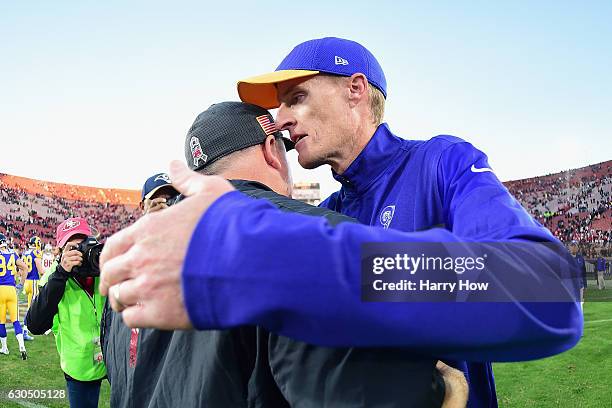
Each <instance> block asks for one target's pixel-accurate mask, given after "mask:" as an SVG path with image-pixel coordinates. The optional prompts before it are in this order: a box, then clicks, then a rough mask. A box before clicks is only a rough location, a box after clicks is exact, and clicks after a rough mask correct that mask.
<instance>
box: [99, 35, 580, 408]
mask: <svg viewBox="0 0 612 408" xmlns="http://www.w3.org/2000/svg"><path fill="white" fill-rule="evenodd" d="M238 92H239V94H240V97H241V99H242V100H243V101H245V102H250V103H254V104H258V105H260V106H263V107H266V108H275V107H278V109H279V110H278V114H277V125H278V126H279V127H280V128H282V129H285V130H288V131H289V133H290V136H291V139H292V140H293V141H294V142H295V143H296V150H297V151H298V154H299V157H298V160H299V162H300V164H301V165H302V166H303V167H305V168H315V167H317V166H320V165H322V164H329V165H331V167H332V169H333V176H334V178H336V180H338V181H339V182H340V183H341V184H342V188H341V190H340V191H338V192H336V193H334V194H333V195H332V196H331V197H329V198H328V199H327V200H325V201H324V202H323V203H322V206H324V207H327V208H329V209H333V210H336V211H338V212H341V213H342V214H345V215H348V216H352V217H354V218H356V219H358V220H359V221H360V222H361V223H363V224H367V225H369V226H364V225H359V224H351V225H342V226H340V227H337V228H335V229H334V230H330V229H329V226H328V225H327V224H326V223H325V222H324V221H322V220H319V219H312V218H307V217H303V216H299V215H296V214H282V213H280V212H279V211H278V210H277V209H275V208H273V207H272V206H267V205H265V204H264V203H261V202H254V201H253V200H250V199H248V198H246V197H244V196H243V195H242V194H239V193H236V192H234V191H232V187H231V186H230V185H229V184H227V183H225V182H224V181H222V180H220V179H218V178H214V177H209V178H206V177H204V176H199V175H196V174H193V173H190V172H188V171H187V169H185V168H184V166H180V165H179V164H176V163H174V164H172V166H171V173H170V174H171V178H172V180H173V182H175V180H176V182H175V183H174V185H175V187H177V189H178V190H179V191H181V192H182V193H183V194H185V195H186V196H188V197H189V198H187V199H186V200H184V202H183V203H181V205H182V206H183V212H182V213H181V214H179V212H178V209H176V211H173V210H175V209H174V208H171V209H169V210H168V211H167V212H165V213H166V214H165V215H166V216H167V218H166V217H164V219H161V218H158V219H156V220H143V222H142V223H137V224H136V225H134V226H133V227H130V228H128V229H127V230H126V231H123V232H121V233H119V234H117V235H116V236H115V237H112V238H111V239H110V240H109V242H108V243H107V245H106V247H105V253H104V254H103V259H102V264H103V282H102V290H103V291H106V290H108V288H109V287H110V286H112V285H114V284H117V283H119V282H121V281H124V280H128V279H134V277H136V276H138V275H139V274H141V273H145V270H146V268H147V267H150V266H152V265H156V263H158V262H163V261H162V260H161V257H163V255H164V253H163V248H162V247H161V246H160V245H156V244H155V243H149V242H145V240H144V237H146V236H147V235H148V234H151V233H155V232H156V231H165V232H166V233H167V234H169V235H170V236H171V237H172V239H173V241H174V243H175V246H177V247H179V248H181V250H184V251H185V254H186V255H185V258H184V259H183V258H181V259H180V261H178V260H174V261H172V262H171V261H168V262H164V263H162V264H157V266H156V268H157V269H159V274H160V276H161V274H162V268H163V272H164V273H165V275H163V279H164V280H165V282H166V283H167V284H168V286H169V287H172V290H169V289H166V291H167V292H168V296H169V295H170V293H175V294H176V297H177V298H178V300H177V301H176V302H174V303H173V304H172V305H169V304H167V303H166V304H164V305H163V306H162V304H161V303H159V304H149V305H147V306H146V307H140V308H139V307H136V306H135V305H136V303H137V302H138V301H139V299H140V298H139V295H138V293H136V291H133V293H127V292H126V293H125V296H126V298H128V299H129V302H127V304H126V306H127V308H126V309H125V310H124V312H123V313H124V318H125V320H126V322H129V323H128V324H132V325H139V324H142V325H152V326H155V327H162V328H164V327H190V326H191V325H193V326H194V327H196V328H198V329H205V328H220V327H234V326H238V325H243V324H256V325H259V326H262V327H265V328H267V329H269V330H270V331H272V332H275V333H279V334H282V335H285V336H288V337H292V338H295V339H299V340H302V341H306V342H309V343H312V344H320V345H331V346H381V345H384V346H403V347H407V348H408V349H411V350H413V351H414V352H415V353H417V354H422V355H430V356H437V357H439V358H444V359H445V361H447V362H449V363H450V364H451V365H453V366H455V367H458V368H460V369H461V370H462V371H463V372H464V373H465V376H466V378H467V379H468V383H469V385H470V399H469V403H468V405H469V406H470V407H495V406H497V399H496V394H495V383H494V379H493V370H492V367H491V363H490V361H518V360H529V359H535V358H542V357H546V356H550V355H554V354H557V353H560V352H563V351H565V350H567V349H569V348H571V347H573V346H574V345H575V344H576V343H577V341H578V340H579V339H580V336H581V333H582V324H583V321H582V314H581V313H580V308H579V305H578V304H577V303H576V302H573V301H565V302H548V303H547V302H533V301H531V302H527V301H519V300H517V297H518V298H521V295H522V294H523V291H524V290H525V289H533V288H534V287H535V288H540V287H539V286H538V285H537V284H536V283H537V282H540V278H541V277H543V276H555V275H557V274H558V273H559V271H562V270H571V268H572V266H571V265H570V263H569V262H568V261H567V259H565V254H567V251H566V250H565V249H563V247H562V245H561V243H560V242H559V241H558V240H557V239H555V238H554V236H553V235H552V234H551V233H550V232H549V231H548V230H546V229H545V228H544V227H542V226H541V225H540V224H539V223H537V222H536V221H535V220H534V219H533V218H532V217H531V216H529V214H528V213H527V212H526V211H525V210H524V209H523V208H522V207H521V206H520V204H519V203H518V202H517V201H516V200H515V199H514V198H513V197H512V196H511V195H510V193H509V192H508V190H507V189H506V188H505V187H504V186H503V184H502V183H501V182H500V181H499V180H498V179H497V177H496V176H495V174H494V172H493V170H492V169H491V167H490V166H489V164H488V162H487V157H486V155H485V154H484V153H482V152H480V151H479V150H477V149H476V148H475V147H473V146H472V145H471V144H469V143H467V142H465V141H463V140H461V139H459V138H457V137H453V136H445V135H443V136H437V137H434V138H432V139H430V140H427V141H413V140H405V139H402V138H400V137H398V136H396V135H394V134H393V133H392V132H391V130H390V129H389V127H388V125H387V124H385V123H382V117H383V113H384V99H385V98H386V95H387V85H386V80H385V77H384V74H383V71H382V69H381V67H380V65H379V64H378V62H377V61H376V59H375V58H374V56H373V55H372V54H371V53H370V52H369V51H368V50H367V49H365V48H364V47H363V46H361V45H360V44H358V43H356V42H354V41H349V40H343V39H339V38H323V39H317V40H311V41H307V42H305V43H302V44H300V45H298V46H297V47H295V48H294V49H293V51H291V53H289V55H288V56H287V57H286V58H285V59H284V60H283V61H282V62H281V64H280V65H279V67H278V68H277V70H276V71H275V72H274V73H271V74H266V75H262V76H258V77H253V78H249V79H245V80H243V81H240V82H239V83H238ZM191 196H193V199H191V198H192V197H191ZM187 214H189V215H187ZM202 214H203V215H202ZM171 217H172V218H171ZM367 242H408V243H424V244H427V245H429V246H430V247H433V248H436V249H437V250H440V251H445V250H446V249H447V247H448V245H447V244H448V243H458V244H462V243H465V242H492V243H497V244H499V245H501V244H502V243H524V244H525V245H527V246H528V248H529V250H528V251H524V252H521V253H520V254H519V253H516V252H512V251H504V250H503V249H501V248H500V247H495V246H491V247H490V249H491V251H492V252H494V253H496V254H497V256H501V257H504V258H505V259H506V260H507V261H508V262H507V265H506V268H505V270H504V271H503V272H504V275H505V276H506V277H509V281H508V283H509V284H510V285H509V286H507V287H506V286H504V287H502V293H503V294H505V296H506V297H505V298H504V299H503V300H501V301H499V302H496V303H487V304H483V303H469V302H456V303H451V302H446V303H443V302H439V303H415V302H412V303H409V302H405V303H380V302H379V303H373V302H363V301H361V297H360V294H361V290H362V285H363V283H362V281H361V258H360V254H361V249H362V246H361V245H362V244H364V243H367ZM541 242H544V243H548V244H549V245H550V246H552V247H554V248H555V249H556V251H550V250H549V249H548V248H547V247H545V246H542V245H539V243H541ZM279 244H284V245H285V247H286V248H288V249H290V250H287V251H278V252H275V255H276V256H274V257H266V256H262V254H264V253H266V251H269V250H270V248H276V247H278V245H279ZM135 248H137V249H135ZM136 250H140V251H143V250H144V251H146V252H147V253H149V254H151V256H152V259H151V260H150V262H149V263H147V264H144V265H141V266H134V265H131V264H130V262H129V260H130V256H131V253H132V252H133V251H136ZM419 252H420V251H419ZM220 253H223V256H218V254H220ZM567 255H569V254H567ZM540 289H541V293H544V290H545V289H548V288H543V287H542V288H540ZM569 291H571V292H572V293H573V292H574V290H573V288H572V289H570V290H568V292H569ZM230 299H231V301H230ZM162 307H163V308H165V310H171V311H172V318H171V319H163V321H162V319H160V318H158V317H156V313H158V311H159V310H161V308H162Z"/></svg>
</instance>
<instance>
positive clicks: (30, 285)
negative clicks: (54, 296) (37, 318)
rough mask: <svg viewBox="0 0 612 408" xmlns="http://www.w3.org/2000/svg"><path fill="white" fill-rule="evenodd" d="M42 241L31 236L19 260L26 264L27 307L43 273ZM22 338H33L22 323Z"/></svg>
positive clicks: (36, 291) (34, 294)
mask: <svg viewBox="0 0 612 408" xmlns="http://www.w3.org/2000/svg"><path fill="white" fill-rule="evenodd" d="M41 247H42V243H41V240H40V238H38V237H32V238H30V241H29V242H28V248H27V249H26V250H25V251H23V254H21V260H22V261H23V262H24V264H25V265H26V270H27V273H28V275H27V277H26V281H25V285H24V290H25V293H26V295H27V297H28V309H30V305H31V304H32V298H33V297H35V296H36V295H38V282H39V280H40V278H41V277H42V275H43V274H44V273H45V271H44V269H43V267H42V250H41ZM23 339H24V340H26V341H32V340H34V337H32V336H30V335H29V334H28V327H27V326H26V325H25V324H24V325H23Z"/></svg>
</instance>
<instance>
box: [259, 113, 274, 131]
mask: <svg viewBox="0 0 612 408" xmlns="http://www.w3.org/2000/svg"><path fill="white" fill-rule="evenodd" d="M255 119H257V122H259V126H261V128H262V129H263V131H264V133H265V134H266V135H272V134H274V133H276V125H275V124H274V121H273V120H272V116H270V115H261V116H258V117H256V118H255Z"/></svg>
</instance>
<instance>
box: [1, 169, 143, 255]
mask: <svg viewBox="0 0 612 408" xmlns="http://www.w3.org/2000/svg"><path fill="white" fill-rule="evenodd" d="M11 177H12V176H7V175H0V229H1V230H2V231H4V232H5V234H6V235H7V237H8V238H9V239H10V240H11V242H12V244H13V245H14V246H16V247H22V246H23V245H24V244H25V242H26V240H27V239H28V238H29V237H31V236H33V235H36V236H39V237H40V238H41V239H42V240H43V241H44V242H45V243H47V242H49V243H52V244H54V242H53V240H54V238H55V228H56V227H57V225H58V224H59V223H60V222H62V221H63V220H65V219H67V218H70V217H82V218H85V219H87V220H89V222H90V223H91V225H93V226H94V227H95V228H96V230H97V231H98V232H99V234H100V237H101V239H105V238H107V237H109V236H110V235H112V234H113V233H115V232H116V231H118V230H120V229H122V228H124V227H126V226H128V225H130V224H131V223H133V222H134V221H135V220H136V219H137V218H138V217H139V216H140V211H138V207H137V204H136V205H135V204H131V202H130V201H131V200H130V199H131V197H128V199H126V197H125V196H126V194H125V191H122V190H118V191H119V192H118V193H115V192H114V190H112V189H107V190H104V191H105V192H106V194H104V195H99V194H91V190H94V189H92V188H90V187H82V188H83V189H84V190H85V191H86V193H82V192H79V190H78V189H79V188H81V187H77V186H69V185H63V186H64V187H58V186H59V184H58V183H47V182H41V181H34V180H29V179H26V180H29V181H30V182H29V183H28V182H26V183H24V184H25V185H24V186H17V185H14V183H11V182H10V181H13V180H11V179H10V178H11ZM7 178H9V180H10V181H9V182H7ZM50 186H51V187H50ZM87 190H90V191H87ZM109 192H110V194H109Z"/></svg>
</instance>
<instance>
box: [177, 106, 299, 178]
mask: <svg viewBox="0 0 612 408" xmlns="http://www.w3.org/2000/svg"><path fill="white" fill-rule="evenodd" d="M270 135H273V136H275V137H278V138H280V139H282V141H283V143H284V144H285V148H286V149H287V151H289V150H291V149H293V147H294V143H293V142H292V141H291V140H289V139H287V138H285V137H283V136H282V134H281V133H280V132H279V131H278V130H276V125H275V123H274V119H273V118H272V115H271V114H270V112H268V111H267V110H266V109H264V108H261V107H259V106H256V105H251V104H249V103H243V102H221V103H217V104H214V105H211V106H210V108H208V109H206V110H205V111H204V112H202V113H200V114H199V115H198V116H197V117H196V119H195V121H194V122H193V125H191V128H190V129H189V131H188V132H187V137H186V138H185V159H186V160H187V164H188V165H189V168H191V169H192V170H199V169H202V168H204V167H205V166H208V165H209V164H211V163H214V162H215V161H216V160H218V159H220V158H222V157H224V156H227V155H228V154H231V153H234V152H237V151H239V150H243V149H246V148H247V147H251V146H255V145H258V144H261V143H263V142H264V141H265V140H266V138H267V137H268V136H270Z"/></svg>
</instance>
